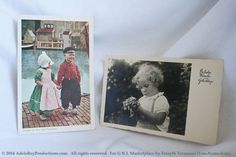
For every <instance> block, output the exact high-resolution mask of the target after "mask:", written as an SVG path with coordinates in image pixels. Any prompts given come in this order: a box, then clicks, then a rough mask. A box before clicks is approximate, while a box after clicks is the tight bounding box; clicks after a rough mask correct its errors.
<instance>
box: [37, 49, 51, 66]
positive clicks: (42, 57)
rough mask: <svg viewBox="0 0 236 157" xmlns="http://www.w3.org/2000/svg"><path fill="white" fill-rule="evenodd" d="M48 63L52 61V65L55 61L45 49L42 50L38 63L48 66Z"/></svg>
mask: <svg viewBox="0 0 236 157" xmlns="http://www.w3.org/2000/svg"><path fill="white" fill-rule="evenodd" d="M48 63H50V65H53V64H54V62H53V61H52V60H51V58H50V57H49V56H48V55H47V54H46V52H45V51H42V54H41V55H40V56H39V58H38V65H39V66H41V67H43V68H46V67H47V66H48Z"/></svg>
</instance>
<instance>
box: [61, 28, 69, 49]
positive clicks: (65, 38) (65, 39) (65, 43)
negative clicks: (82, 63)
mask: <svg viewBox="0 0 236 157" xmlns="http://www.w3.org/2000/svg"><path fill="white" fill-rule="evenodd" d="M62 40H63V48H66V47H70V46H71V31H69V30H67V31H64V32H63V34H62Z"/></svg>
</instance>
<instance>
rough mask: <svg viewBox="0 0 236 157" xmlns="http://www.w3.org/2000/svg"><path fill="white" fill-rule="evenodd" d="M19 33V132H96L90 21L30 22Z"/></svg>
mask: <svg viewBox="0 0 236 157" xmlns="http://www.w3.org/2000/svg"><path fill="white" fill-rule="evenodd" d="M18 27H19V29H20V30H19V32H20V33H19V36H20V37H19V38H20V39H21V42H20V43H19V47H20V48H19V49H20V50H19V51H20V52H19V57H18V66H19V69H20V70H18V86H19V89H20V90H18V92H19V96H20V97H18V99H19V100H18V105H19V106H18V112H19V113H18V121H19V131H28V132H30V131H32V130H34V129H35V130H37V129H40V130H42V129H45V130H44V131H45V132H46V131H47V128H50V130H54V131H70V130H79V129H80V128H84V129H86V127H87V126H88V128H90V126H91V123H92V122H91V119H92V117H91V116H92V114H93V113H91V100H92V98H91V92H90V91H91V86H90V84H91V83H90V82H91V77H92V76H91V70H90V68H91V65H90V63H91V62H90V60H91V59H90V57H91V53H92V52H91V48H90V44H89V43H90V36H91V35H90V21H86V20H81V21H80V20H74V19H73V20H70V19H69V20H66V19H50V18H49V19H48V18H46V19H45V18H36V19H34V18H32V19H31V18H26V19H21V20H20V24H19V26H18ZM19 80H20V81H19Z"/></svg>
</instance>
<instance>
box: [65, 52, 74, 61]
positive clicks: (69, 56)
mask: <svg viewBox="0 0 236 157" xmlns="http://www.w3.org/2000/svg"><path fill="white" fill-rule="evenodd" d="M65 58H66V61H67V62H72V61H74V59H75V52H70V53H65Z"/></svg>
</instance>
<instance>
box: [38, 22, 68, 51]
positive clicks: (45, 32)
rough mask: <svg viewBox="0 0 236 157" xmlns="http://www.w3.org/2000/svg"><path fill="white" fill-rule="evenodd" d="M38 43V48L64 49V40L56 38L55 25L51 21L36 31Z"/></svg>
mask: <svg viewBox="0 0 236 157" xmlns="http://www.w3.org/2000/svg"><path fill="white" fill-rule="evenodd" d="M36 44H37V48H46V49H63V42H62V41H60V40H57V39H56V38H55V29H54V25H53V24H50V23H45V24H44V27H43V28H39V29H38V30H37V31H36Z"/></svg>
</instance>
